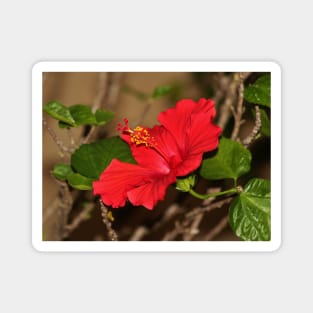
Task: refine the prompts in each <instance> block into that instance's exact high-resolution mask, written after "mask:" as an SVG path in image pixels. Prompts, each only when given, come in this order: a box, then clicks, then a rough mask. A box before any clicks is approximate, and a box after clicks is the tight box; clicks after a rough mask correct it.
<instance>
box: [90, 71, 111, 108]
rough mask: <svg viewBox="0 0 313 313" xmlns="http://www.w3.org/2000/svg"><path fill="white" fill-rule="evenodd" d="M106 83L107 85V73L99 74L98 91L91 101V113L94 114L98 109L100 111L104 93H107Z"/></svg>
mask: <svg viewBox="0 0 313 313" xmlns="http://www.w3.org/2000/svg"><path fill="white" fill-rule="evenodd" d="M107 83H108V73H103V72H102V73H99V76H98V89H97V93H96V96H95V98H94V101H93V105H92V111H93V112H96V111H97V110H98V109H100V107H101V105H102V103H103V99H104V97H105V94H106V91H107Z"/></svg>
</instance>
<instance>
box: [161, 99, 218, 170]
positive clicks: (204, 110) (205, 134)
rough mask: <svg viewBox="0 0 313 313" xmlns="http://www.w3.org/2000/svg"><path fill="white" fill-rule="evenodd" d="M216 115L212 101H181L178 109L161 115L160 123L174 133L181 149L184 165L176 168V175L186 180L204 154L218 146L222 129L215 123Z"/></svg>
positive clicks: (177, 106)
mask: <svg viewBox="0 0 313 313" xmlns="http://www.w3.org/2000/svg"><path fill="white" fill-rule="evenodd" d="M215 114H216V111H215V108H214V102H213V101H212V100H211V99H208V100H206V99H204V98H202V99H200V100H199V101H198V103H196V102H194V101H193V100H190V99H185V100H181V101H179V102H178V103H177V104H176V106H175V108H172V109H168V110H166V111H164V112H161V113H160V115H159V118H158V120H159V122H160V123H162V125H164V127H165V128H166V129H168V130H169V132H171V134H172V135H173V136H174V137H175V139H176V141H177V145H178V146H179V148H180V151H181V156H182V160H183V162H182V163H181V164H180V165H179V166H178V167H177V175H178V176H184V175H187V174H188V173H190V172H191V171H193V170H195V169H196V168H197V167H198V166H199V165H200V163H201V159H202V154H203V153H204V152H207V151H211V150H214V149H215V148H216V147H217V145H218V137H219V135H220V133H221V128H220V127H218V126H215V125H214V124H213V123H212V119H213V118H214V117H215Z"/></svg>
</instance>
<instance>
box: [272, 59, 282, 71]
mask: <svg viewBox="0 0 313 313" xmlns="http://www.w3.org/2000/svg"><path fill="white" fill-rule="evenodd" d="M270 64H271V67H272V68H273V70H274V71H276V72H277V73H279V75H281V74H282V65H281V64H280V63H279V62H278V61H276V60H273V61H270Z"/></svg>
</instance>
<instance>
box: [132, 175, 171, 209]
mask: <svg viewBox="0 0 313 313" xmlns="http://www.w3.org/2000/svg"><path fill="white" fill-rule="evenodd" d="M175 181H176V177H175V174H174V173H170V175H166V176H159V177H156V178H155V179H153V180H152V181H150V182H147V183H145V184H144V185H142V186H140V187H137V188H134V189H132V190H130V191H128V192H127V196H128V198H129V200H130V202H131V203H132V204H133V205H142V206H144V207H145V208H147V209H149V210H152V209H153V208H154V206H155V205H156V203H157V202H158V201H159V200H163V199H164V197H165V193H166V189H167V187H168V186H169V185H170V184H172V183H173V182H175Z"/></svg>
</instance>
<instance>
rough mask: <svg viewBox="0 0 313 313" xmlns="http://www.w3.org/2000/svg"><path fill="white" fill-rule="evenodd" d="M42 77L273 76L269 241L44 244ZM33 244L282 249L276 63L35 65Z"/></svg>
mask: <svg viewBox="0 0 313 313" xmlns="http://www.w3.org/2000/svg"><path fill="white" fill-rule="evenodd" d="M43 72H271V104H272V105H271V120H272V121H274V122H272V123H271V126H272V127H271V195H272V197H271V211H272V212H271V230H272V233H271V241H261V242H248V241H183V242H176V241H117V242H111V241H81V242H80V241H43V240H42V73H43ZM32 243H33V247H34V248H35V249H36V250H38V251H56V252H59V251H60V252H61V251H70V252H74V251H76V252H80V251H82V252H85V251H92V252H96V251H106V252H207V251H216V252H232V251H260V252H263V251H275V250H277V249H278V248H279V247H280V245H281V68H280V66H279V65H278V64H277V63H275V62H267V61H266V62H264V61H261V62H260V61H258V62H219V61H217V62H202V61H201V62H200V61H197V62H180V61H179V62H176V61H170V62H163V61H151V62H150V61H149V62H146V61H145V62H137V61H136V62H126V61H118V62H39V63H36V64H35V65H34V66H33V69H32Z"/></svg>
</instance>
